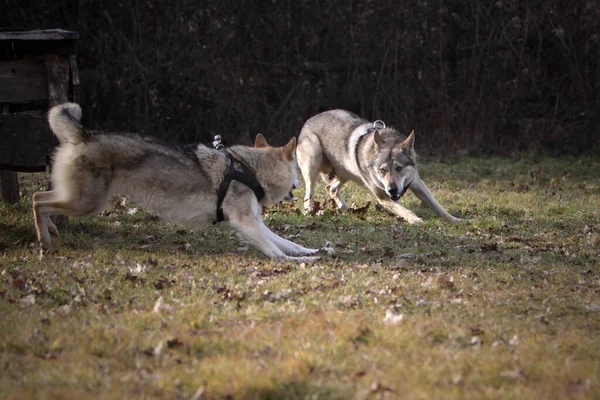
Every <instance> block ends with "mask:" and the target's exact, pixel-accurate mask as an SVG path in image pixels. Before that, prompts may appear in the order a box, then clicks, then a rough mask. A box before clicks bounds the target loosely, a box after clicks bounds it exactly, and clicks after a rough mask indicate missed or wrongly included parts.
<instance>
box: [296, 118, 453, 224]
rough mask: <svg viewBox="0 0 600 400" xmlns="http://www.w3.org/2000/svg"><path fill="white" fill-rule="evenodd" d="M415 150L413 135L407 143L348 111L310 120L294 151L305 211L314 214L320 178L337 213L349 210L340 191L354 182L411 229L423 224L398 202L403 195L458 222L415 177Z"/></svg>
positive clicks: (407, 139) (404, 138)
mask: <svg viewBox="0 0 600 400" xmlns="http://www.w3.org/2000/svg"><path fill="white" fill-rule="evenodd" d="M414 144H415V134H414V131H413V132H412V133H411V134H410V135H409V136H408V137H406V136H404V135H402V134H400V133H399V132H398V131H397V130H395V129H393V128H390V127H386V126H385V124H384V123H383V122H382V121H375V123H371V122H368V121H367V120H365V119H363V118H361V117H359V116H358V115H356V114H353V113H351V112H349V111H344V110H330V111H325V112H323V113H321V114H317V115H315V116H314V117H312V118H310V119H309V120H308V121H306V123H305V124H304V127H303V128H302V131H301V132H300V136H299V137H298V147H297V149H296V156H297V157H298V165H299V166H300V170H301V171H302V176H303V178H304V183H305V186H306V194H305V196H304V208H305V210H306V211H308V212H311V211H313V210H314V202H313V187H314V184H315V180H316V177H317V174H319V173H320V174H321V177H322V179H323V181H324V182H325V183H326V185H327V186H326V188H327V191H328V192H329V195H330V196H331V197H332V198H333V200H334V201H335V203H336V204H337V206H338V208H340V209H346V208H348V206H347V205H346V203H345V202H344V200H343V199H342V197H341V194H340V188H341V186H342V185H343V184H344V183H345V182H347V181H353V182H355V183H357V184H359V185H362V186H364V187H366V188H367V189H369V190H370V191H371V193H372V194H373V195H375V197H376V198H377V200H378V201H379V203H380V204H381V205H382V206H383V207H384V208H386V209H387V210H389V211H391V212H392V213H393V214H395V215H397V216H398V217H401V218H403V219H404V220H406V221H407V222H408V223H410V224H415V223H419V222H422V220H421V218H419V217H417V215H415V213H414V212H412V211H410V210H408V209H407V208H405V207H404V206H402V205H401V204H400V203H399V202H398V200H400V198H401V197H402V196H403V195H404V193H406V190H407V189H410V190H412V192H413V193H414V194H415V195H416V196H417V197H418V198H419V199H420V200H421V201H422V202H423V203H424V204H426V205H427V206H428V207H430V208H431V209H432V210H433V211H435V213H436V214H437V215H439V216H440V217H442V218H444V219H445V220H446V221H449V222H458V221H460V219H458V218H456V217H453V216H452V215H450V214H449V213H448V212H447V211H446V210H445V209H444V208H443V207H442V206H441V205H440V203H438V202H437V200H436V199H435V198H434V197H433V195H432V194H431V192H430V191H429V189H428V188H427V186H425V184H424V183H423V181H422V180H421V178H420V177H419V170H418V168H417V155H416V153H415V149H414Z"/></svg>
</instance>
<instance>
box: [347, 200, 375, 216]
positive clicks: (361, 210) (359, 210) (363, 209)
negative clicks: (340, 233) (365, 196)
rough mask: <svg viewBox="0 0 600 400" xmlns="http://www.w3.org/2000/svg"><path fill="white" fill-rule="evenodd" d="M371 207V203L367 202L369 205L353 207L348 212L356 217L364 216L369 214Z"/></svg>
mask: <svg viewBox="0 0 600 400" xmlns="http://www.w3.org/2000/svg"><path fill="white" fill-rule="evenodd" d="M370 206H371V202H370V201H367V204H365V205H364V206H362V207H352V208H349V209H348V211H350V213H351V214H354V215H362V214H365V213H366V212H367V210H368V209H369V207H370Z"/></svg>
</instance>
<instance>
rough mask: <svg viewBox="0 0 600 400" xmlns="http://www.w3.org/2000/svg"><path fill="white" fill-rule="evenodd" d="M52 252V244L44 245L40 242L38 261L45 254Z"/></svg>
mask: <svg viewBox="0 0 600 400" xmlns="http://www.w3.org/2000/svg"><path fill="white" fill-rule="evenodd" d="M52 253H54V248H53V247H52V245H50V246H46V245H44V244H42V245H41V246H40V254H39V257H40V261H41V260H42V259H43V258H44V256H47V255H48V254H52Z"/></svg>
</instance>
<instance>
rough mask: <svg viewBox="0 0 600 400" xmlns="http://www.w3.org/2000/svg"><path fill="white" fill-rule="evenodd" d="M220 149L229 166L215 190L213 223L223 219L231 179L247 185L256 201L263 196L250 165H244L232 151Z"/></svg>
mask: <svg viewBox="0 0 600 400" xmlns="http://www.w3.org/2000/svg"><path fill="white" fill-rule="evenodd" d="M222 151H223V152H224V153H225V155H226V156H227V158H228V159H229V166H228V167H227V170H226V171H225V176H224V177H223V182H221V186H219V190H218V191H217V220H216V221H214V222H213V224H216V223H217V222H221V221H224V220H225V215H224V214H223V207H222V206H223V200H224V199H225V196H226V195H227V191H228V190H229V185H230V184H231V181H238V182H240V183H243V184H244V185H246V186H248V187H249V188H250V189H252V191H253V192H254V194H255V195H256V199H257V200H258V201H261V200H262V198H263V197H265V190H264V189H263V188H262V186H261V185H260V182H258V179H256V175H254V172H253V171H252V170H251V169H250V167H249V166H248V165H246V163H244V162H243V161H242V160H241V159H240V158H239V156H237V154H235V153H234V152H233V151H231V150H222ZM236 156H237V157H236Z"/></svg>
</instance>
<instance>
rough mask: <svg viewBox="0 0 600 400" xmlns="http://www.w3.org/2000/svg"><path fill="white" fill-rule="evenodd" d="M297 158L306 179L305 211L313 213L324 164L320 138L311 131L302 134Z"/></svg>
mask: <svg viewBox="0 0 600 400" xmlns="http://www.w3.org/2000/svg"><path fill="white" fill-rule="evenodd" d="M296 158H297V159H298V166H299V167H300V171H301V172H302V178H303V179H304V189H305V192H304V210H305V211H306V212H312V211H313V210H314V200H313V190H314V185H315V181H316V179H317V175H318V174H319V170H320V169H321V166H322V164H323V149H322V148H321V142H320V141H319V138H318V137H317V136H316V135H315V134H314V133H312V132H310V131H309V130H303V131H302V132H301V133H300V139H299V140H298V146H297V147H296Z"/></svg>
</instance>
